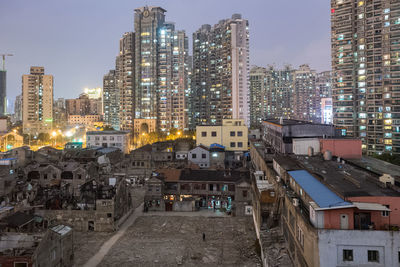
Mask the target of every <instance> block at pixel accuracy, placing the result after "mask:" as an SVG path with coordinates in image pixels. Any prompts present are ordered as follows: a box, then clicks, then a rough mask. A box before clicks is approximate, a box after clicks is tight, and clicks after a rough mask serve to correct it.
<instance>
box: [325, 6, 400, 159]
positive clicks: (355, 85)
mask: <svg viewBox="0 0 400 267" xmlns="http://www.w3.org/2000/svg"><path fill="white" fill-rule="evenodd" d="M399 8H400V2H399V1H389V0H384V1H359V0H332V1H331V29H332V32H331V35H332V36H331V40H332V46H331V47H332V72H333V81H332V84H333V87H332V98H333V113H334V124H335V125H337V126H339V127H341V128H342V132H343V133H345V134H346V135H347V136H353V137H359V138H361V139H362V142H363V145H362V147H363V149H364V151H366V152H368V154H374V153H383V152H387V153H396V154H399V153H400V113H399V112H400V100H399V99H400V93H399V92H400V86H399V85H398V84H399V82H398V77H399V74H400V68H399V67H398V62H399V36H400V25H399V24H400V13H399Z"/></svg>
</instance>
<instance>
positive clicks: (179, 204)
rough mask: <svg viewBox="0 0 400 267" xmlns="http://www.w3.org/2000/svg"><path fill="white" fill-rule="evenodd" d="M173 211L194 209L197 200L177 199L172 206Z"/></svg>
mask: <svg viewBox="0 0 400 267" xmlns="http://www.w3.org/2000/svg"><path fill="white" fill-rule="evenodd" d="M172 210H173V211H194V210H195V202H194V200H193V201H175V202H174V205H173V206H172Z"/></svg>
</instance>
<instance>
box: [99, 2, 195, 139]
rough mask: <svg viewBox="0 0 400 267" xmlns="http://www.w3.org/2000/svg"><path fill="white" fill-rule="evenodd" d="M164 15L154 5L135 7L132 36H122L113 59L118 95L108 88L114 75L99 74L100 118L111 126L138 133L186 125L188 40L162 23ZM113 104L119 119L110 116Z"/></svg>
mask: <svg viewBox="0 0 400 267" xmlns="http://www.w3.org/2000/svg"><path fill="white" fill-rule="evenodd" d="M165 12H166V10H165V9H163V8H161V7H155V6H145V7H141V8H137V9H135V18H134V29H135V32H128V33H125V34H124V35H123V37H122V38H121V40H120V51H119V55H118V56H117V59H116V69H115V80H116V84H115V86H116V88H117V90H118V95H117V94H116V93H114V92H113V89H112V87H113V86H114V85H113V84H112V82H111V80H114V79H113V78H112V75H113V74H111V73H109V74H108V75H106V76H104V83H106V81H107V83H109V88H108V89H107V91H106V93H107V94H108V95H109V99H108V100H106V99H105V100H104V101H105V105H109V106H108V107H105V111H107V112H110V113H109V114H110V115H108V114H105V118H106V121H107V122H108V123H111V125H114V126H113V127H114V128H120V129H121V130H133V131H134V134H136V135H138V134H141V133H143V132H145V133H147V132H153V131H158V130H161V131H168V130H169V129H171V128H177V129H182V130H184V129H187V127H188V126H187V125H188V118H187V112H188V108H187V100H186V98H187V97H186V94H187V93H188V92H187V90H188V63H187V61H188V41H187V37H186V34H185V32H184V31H177V30H175V25H174V23H172V22H165ZM105 86H106V85H105ZM105 90H106V89H105ZM106 93H105V94H106ZM114 102H118V110H119V118H118V120H117V119H115V118H114V117H113V114H114V113H111V112H115V110H116V109H117V108H116V107H115V105H114V104H113V103H114ZM105 113H106V112H105ZM117 123H118V124H119V126H118V127H116V124H117Z"/></svg>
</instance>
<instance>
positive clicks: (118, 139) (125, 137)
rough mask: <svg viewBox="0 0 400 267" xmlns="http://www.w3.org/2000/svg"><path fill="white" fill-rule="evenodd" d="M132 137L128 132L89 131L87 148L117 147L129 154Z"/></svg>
mask: <svg viewBox="0 0 400 267" xmlns="http://www.w3.org/2000/svg"><path fill="white" fill-rule="evenodd" d="M129 144H130V135H129V132H127V131H89V132H87V133H86V147H88V148H90V147H117V148H119V149H121V151H122V152H124V153H126V154H127V153H129Z"/></svg>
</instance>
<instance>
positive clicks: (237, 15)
mask: <svg viewBox="0 0 400 267" xmlns="http://www.w3.org/2000/svg"><path fill="white" fill-rule="evenodd" d="M241 18H242V15H241V14H233V15H232V19H241Z"/></svg>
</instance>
